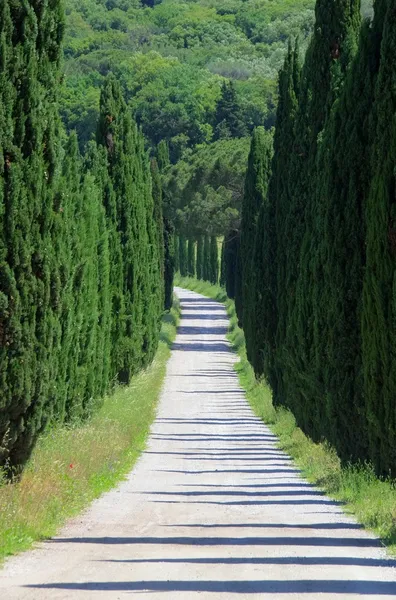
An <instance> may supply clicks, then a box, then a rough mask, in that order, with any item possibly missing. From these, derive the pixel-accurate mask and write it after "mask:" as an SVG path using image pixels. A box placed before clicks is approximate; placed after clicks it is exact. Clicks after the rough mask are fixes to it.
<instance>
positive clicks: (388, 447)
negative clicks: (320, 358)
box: [362, 1, 396, 476]
mask: <svg viewBox="0 0 396 600" xmlns="http://www.w3.org/2000/svg"><path fill="white" fill-rule="evenodd" d="M385 11H386V12H385ZM383 18H384V27H383V35H382V44H381V54H380V66H379V72H378V78H377V81H376V87H375V100H374V105H373V118H372V121H371V127H372V135H373V144H372V148H371V164H372V178H371V182H370V189H369V193H368V197H367V201H366V206H365V211H364V218H365V231H366V265H365V271H364V282H363V300H362V351H363V376H364V398H365V412H366V416H367V421H368V440H369V449H370V457H371V460H372V461H373V463H374V465H375V467H376V469H377V471H378V472H379V473H382V474H384V475H389V474H390V475H392V476H394V475H395V473H396V451H395V448H396V412H395V394H396V364H395V360H396V359H395V357H396V335H395V334H396V330H395V323H396V294H395V289H396V288H395V281H396V211H395V163H396V123H395V117H394V115H395V112H396V94H395V83H396V67H395V61H394V56H395V54H394V53H395V44H396V7H395V5H394V3H393V2H390V1H389V2H384V1H382V2H378V4H377V5H376V18H375V22H374V30H377V31H378V29H379V30H381V24H382V19H383Z"/></svg>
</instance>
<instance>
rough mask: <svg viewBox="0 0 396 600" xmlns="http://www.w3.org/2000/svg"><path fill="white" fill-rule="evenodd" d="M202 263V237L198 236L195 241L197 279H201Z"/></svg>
mask: <svg viewBox="0 0 396 600" xmlns="http://www.w3.org/2000/svg"><path fill="white" fill-rule="evenodd" d="M203 263H204V237H203V236H202V235H199V236H198V240H197V279H203Z"/></svg>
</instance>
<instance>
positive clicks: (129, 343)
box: [0, 0, 170, 468]
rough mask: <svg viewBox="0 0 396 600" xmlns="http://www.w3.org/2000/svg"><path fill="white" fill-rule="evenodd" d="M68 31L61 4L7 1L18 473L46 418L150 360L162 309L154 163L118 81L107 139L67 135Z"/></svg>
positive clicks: (1, 145) (62, 414)
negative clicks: (63, 99) (63, 94)
mask: <svg viewBox="0 0 396 600" xmlns="http://www.w3.org/2000/svg"><path fill="white" fill-rule="evenodd" d="M63 30H64V20H63V13H62V8H61V2H60V1H58V0H40V1H37V0H30V1H26V2H14V1H12V0H2V1H1V2H0V57H1V58H0V389H1V397H0V464H2V465H7V466H9V467H10V468H12V467H17V466H20V465H22V464H23V463H24V462H25V461H26V459H27V458H28V456H29V455H30V453H31V450H32V448H33V446H34V443H35V441H36V439H37V436H38V435H39V434H40V432H41V431H43V429H44V428H45V427H46V425H47V424H48V423H50V422H63V421H65V420H68V421H70V420H74V419H81V418H84V417H87V416H88V415H90V414H91V412H92V411H93V410H94V409H95V408H96V406H97V405H98V404H99V403H100V398H101V397H103V395H104V394H105V393H106V392H107V391H108V390H109V389H110V388H111V386H112V384H113V383H114V382H116V381H120V382H125V383H126V382H128V381H129V380H130V378H131V376H132V375H133V374H134V373H135V372H136V371H137V370H138V369H140V368H142V367H143V366H145V365H146V364H148V363H149V362H150V361H151V360H152V358H153V356H154V353H155V351H156V348H157V344H158V338H159V329H160V318H161V314H162V311H163V305H164V269H166V266H164V263H165V257H164V254H163V252H164V251H163V247H164V242H163V236H164V232H163V217H162V209H161V198H160V193H159V189H160V186H158V181H157V173H156V169H157V167H156V165H155V164H154V163H153V165H152V174H151V173H150V163H149V160H148V157H147V154H146V151H145V149H144V140H143V138H142V135H141V133H140V132H139V131H138V130H137V127H136V125H135V123H134V122H133V120H132V118H131V115H130V112H129V110H128V109H127V106H126V104H125V102H124V99H123V97H122V94H121V91H120V86H119V84H118V83H117V81H116V80H115V79H114V78H113V77H111V76H110V77H109V78H108V79H107V81H106V83H105V85H104V88H103V91H102V95H101V101H100V119H99V123H98V130H97V141H96V142H92V143H91V144H90V145H89V147H88V149H87V152H86V155H85V156H81V155H80V153H79V149H78V143H77V139H76V136H75V135H74V134H72V135H71V136H70V138H69V139H67V138H66V135H65V132H64V130H63V129H62V126H61V123H60V120H59V115H58V108H57V96H58V90H59V86H60V78H61V73H60V61H61V54H62V37H63ZM169 277H170V276H169ZM168 287H169V284H168ZM167 293H168V294H169V290H168V292H167Z"/></svg>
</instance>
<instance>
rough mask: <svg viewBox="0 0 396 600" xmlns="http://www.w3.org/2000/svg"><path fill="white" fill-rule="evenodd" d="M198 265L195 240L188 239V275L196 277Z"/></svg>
mask: <svg viewBox="0 0 396 600" xmlns="http://www.w3.org/2000/svg"><path fill="white" fill-rule="evenodd" d="M195 272H196V264H195V240H194V239H193V238H188V248H187V274H188V276H189V277H195Z"/></svg>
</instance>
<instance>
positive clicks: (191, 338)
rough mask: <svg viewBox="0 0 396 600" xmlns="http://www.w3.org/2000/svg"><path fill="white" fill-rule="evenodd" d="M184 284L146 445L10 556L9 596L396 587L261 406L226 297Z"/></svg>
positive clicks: (347, 594)
mask: <svg viewBox="0 0 396 600" xmlns="http://www.w3.org/2000/svg"><path fill="white" fill-rule="evenodd" d="M178 293H179V295H180V298H181V301H182V316H183V318H182V322H181V327H180V329H179V333H178V337H177V339H176V342H175V345H174V351H173V354H172V358H171V360H170V362H169V365H168V374H167V378H166V383H165V387H164V390H163V394H162V399H161V403H160V406H159V410H158V417H157V420H156V421H155V423H154V426H153V429H152V434H151V437H150V441H149V444H148V447H147V451H146V452H145V453H144V454H143V456H142V457H141V459H140V460H139V462H138V464H137V465H136V468H135V469H134V470H133V472H132V473H131V474H130V476H129V478H128V480H127V481H125V482H124V483H122V485H120V486H119V488H118V489H117V490H115V491H112V492H110V493H108V494H106V495H105V496H103V497H102V498H101V499H99V500H98V501H96V502H95V503H94V504H93V505H92V507H91V508H90V509H89V510H88V511H87V512H86V513H85V514H84V515H83V516H82V517H80V518H79V519H76V520H74V521H72V522H71V523H69V524H68V525H67V526H66V527H65V528H64V529H63V530H62V531H61V533H60V535H59V537H56V538H54V539H52V540H50V541H48V542H46V543H42V544H40V545H39V546H38V547H37V549H36V550H34V551H32V552H29V553H25V554H23V555H21V556H19V557H16V558H13V559H11V560H10V561H8V563H7V564H6V567H5V569H4V570H3V571H0V598H1V600H13V599H16V598H17V599H21V598H23V599H35V598H37V599H40V600H41V599H43V600H47V599H51V600H52V599H56V598H67V599H69V598H70V599H73V600H74V599H77V598H78V599H79V598H81V599H84V600H85V599H88V598H93V599H98V600H101V599H109V598H111V599H118V598H130V597H131V595H132V596H133V595H136V596H137V597H142V596H141V595H142V594H143V597H148V598H152V599H153V600H157V599H158V600H160V599H161V600H167V599H169V600H175V599H176V600H177V599H180V600H181V599H187V600H190V599H191V600H194V599H195V598H198V597H199V598H200V600H204V599H206V598H207V599H208V600H209V599H210V600H216V599H220V598H221V599H222V600H226V599H227V600H228V598H251V597H256V598H268V599H270V598H271V599H275V600H278V599H279V600H281V599H285V600H291V599H308V598H310V599H311V600H316V599H317V598H320V599H322V598H323V599H328V600H330V599H340V600H341V599H342V600H344V599H349V598H360V597H370V598H381V599H385V598H396V569H395V568H394V566H395V563H393V562H392V561H390V560H387V559H386V557H385V554H384V552H383V550H382V549H381V547H380V545H379V543H378V542H377V541H376V540H375V539H374V538H373V537H372V536H371V535H369V534H367V533H365V532H364V531H362V530H361V529H360V528H359V527H358V525H357V524H356V523H355V522H354V521H353V520H352V519H351V518H348V517H346V516H345V515H344V514H343V513H342V510H341V508H340V507H339V506H337V504H336V503H334V502H332V501H331V500H329V499H328V498H326V496H324V495H323V494H322V493H321V492H320V491H318V490H316V489H315V488H313V487H311V486H310V485H309V484H308V483H306V482H305V481H304V480H303V479H302V478H301V477H300V475H299V472H298V471H297V470H296V469H295V468H293V465H292V463H291V461H290V459H289V458H288V457H287V456H286V455H285V454H283V453H282V452H280V451H279V450H278V449H277V447H276V443H275V442H276V440H275V438H274V436H273V435H272V434H271V432H270V431H269V430H268V429H267V428H266V427H265V426H264V425H263V424H262V423H261V421H260V420H258V419H257V418H256V417H255V416H254V415H253V414H252V412H251V410H250V408H249V406H248V404H247V402H246V400H245V398H244V394H243V392H242V391H241V388H240V387H239V384H238V380H237V377H236V375H235V373H234V370H233V364H234V361H235V357H234V355H233V354H232V352H231V351H230V348H229V345H228V343H227V341H226V338H225V334H226V330H227V319H226V314H225V311H224V309H223V307H222V306H221V305H219V304H217V303H215V302H213V301H211V300H208V299H206V298H203V297H202V296H199V295H197V294H195V293H192V292H188V291H183V290H179V291H178Z"/></svg>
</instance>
